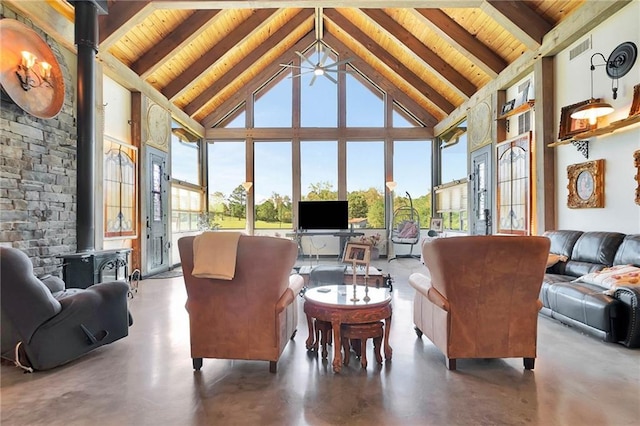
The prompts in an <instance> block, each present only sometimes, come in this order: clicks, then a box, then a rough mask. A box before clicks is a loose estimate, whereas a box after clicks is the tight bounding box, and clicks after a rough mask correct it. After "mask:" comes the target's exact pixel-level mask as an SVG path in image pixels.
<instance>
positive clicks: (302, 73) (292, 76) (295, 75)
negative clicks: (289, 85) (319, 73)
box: [288, 70, 313, 78]
mask: <svg viewBox="0 0 640 426" xmlns="http://www.w3.org/2000/svg"><path fill="white" fill-rule="evenodd" d="M312 72H313V70H311V71H304V72H299V73H298V74H292V75H291V77H288V78H294V77H300V76H301V75H304V74H310V73H312Z"/></svg>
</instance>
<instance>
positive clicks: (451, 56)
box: [99, 0, 585, 128]
mask: <svg viewBox="0 0 640 426" xmlns="http://www.w3.org/2000/svg"><path fill="white" fill-rule="evenodd" d="M584 3H585V1H584V0H567V1H558V0H523V1H505V0H458V1H442V0H436V1H403V0H397V1H387V2H382V1H362V0H351V1H344V0H343V1H295V0H280V1H277V0H274V1H268V0H255V1H242V0H239V1H233V0H230V1H206V0H202V1H181V0H155V1H130V0H127V1H123V0H117V1H114V0H110V1H109V14H108V15H102V16H100V17H99V27H100V28H99V37H100V46H99V49H100V51H102V52H104V51H107V52H108V53H109V54H110V55H112V56H113V57H114V58H116V59H117V60H118V61H120V62H121V63H122V64H124V65H125V66H126V67H128V68H130V69H131V70H132V71H133V72H134V73H135V74H136V75H138V76H139V77H141V78H142V79H143V80H144V81H146V82H147V83H148V84H150V85H151V86H153V87H154V88H155V89H157V90H158V91H160V92H161V93H162V94H163V95H164V96H165V97H166V98H167V99H169V101H170V102H171V103H172V104H173V105H175V107H177V108H178V109H179V110H181V111H184V113H186V115H188V116H189V117H191V118H193V119H194V120H195V121H197V122H199V123H201V124H202V125H203V126H204V127H205V128H208V127H212V126H215V125H217V124H218V123H219V122H220V120H222V119H223V118H224V117H225V115H226V114H228V113H229V111H231V110H233V109H234V108H236V107H237V106H238V105H239V104H241V103H242V102H243V101H244V100H245V99H246V97H247V95H248V93H250V92H251V91H253V90H256V89H257V88H259V87H260V86H261V85H262V84H264V82H265V81H267V80H268V79H269V78H270V77H271V76H273V75H275V74H276V73H278V72H279V71H280V70H281V69H282V67H281V66H280V64H281V63H288V62H292V61H293V63H299V62H296V61H298V58H297V55H295V51H296V50H297V51H303V50H305V49H307V48H309V47H310V46H312V45H314V43H315V41H316V40H317V39H318V38H320V39H322V41H323V42H324V43H325V44H326V45H328V46H330V47H331V48H332V49H333V50H334V51H335V52H336V53H337V54H338V55H339V57H340V58H341V59H344V58H353V60H352V61H351V62H350V65H352V66H353V67H354V68H355V69H357V70H358V71H360V72H361V73H362V74H364V75H365V76H367V77H368V78H369V79H370V80H371V81H373V82H375V83H376V84H377V85H379V86H380V87H381V88H382V89H383V90H385V91H386V92H387V93H388V94H389V95H390V96H392V97H393V99H394V100H395V101H396V102H398V103H399V104H401V105H402V106H404V107H405V108H406V109H408V110H409V111H411V112H412V113H413V114H415V115H416V117H417V118H418V119H419V120H420V121H421V122H422V123H423V124H424V125H425V126H427V127H432V126H434V125H435V124H436V123H438V122H440V121H441V120H443V119H444V118H445V117H447V116H448V115H449V114H450V113H451V112H452V111H454V110H455V109H456V108H457V107H459V106H460V105H462V104H463V103H464V102H465V101H467V100H468V99H469V98H470V97H471V96H472V95H473V94H474V93H476V92H477V91H478V90H479V89H480V88H482V87H483V86H485V85H487V84H488V83H489V82H490V81H491V80H493V79H494V78H496V76H497V75H498V74H500V73H501V72H502V71H503V70H504V69H505V68H506V67H508V66H509V65H510V64H512V63H514V61H516V60H517V59H518V58H519V57H520V56H521V55H523V54H524V53H525V52H527V51H535V50H536V49H538V48H539V47H540V46H541V44H542V43H543V38H544V37H545V35H546V34H547V33H549V32H550V31H552V30H553V29H554V27H556V26H557V25H558V24H559V23H560V22H562V21H563V20H565V19H568V18H569V17H570V16H571V15H572V13H574V12H575V11H576V10H578V9H579V8H580V7H581V6H583V5H584ZM353 6H357V7H360V8H354V7H353ZM386 6H393V7H390V8H389V7H386Z"/></svg>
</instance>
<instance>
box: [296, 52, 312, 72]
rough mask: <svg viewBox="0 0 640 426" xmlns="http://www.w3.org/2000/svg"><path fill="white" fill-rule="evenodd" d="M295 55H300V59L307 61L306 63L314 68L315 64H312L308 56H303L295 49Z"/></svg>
mask: <svg viewBox="0 0 640 426" xmlns="http://www.w3.org/2000/svg"><path fill="white" fill-rule="evenodd" d="M296 55H298V56H300V57H301V58H302V60H303V61H305V62H308V63H309V65H311V66H312V67H314V68H315V66H316V64H314V63H313V62H311V61H310V60H309V58H307V57H306V56H304V55H303V54H302V53H300V52H298V51H297V50H296Z"/></svg>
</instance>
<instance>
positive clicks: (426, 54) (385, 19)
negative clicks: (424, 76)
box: [362, 9, 478, 98]
mask: <svg viewBox="0 0 640 426" xmlns="http://www.w3.org/2000/svg"><path fill="white" fill-rule="evenodd" d="M362 12H363V13H364V14H366V15H367V16H368V17H369V18H371V19H372V20H373V21H374V22H375V23H376V24H378V25H379V26H381V27H382V28H384V29H385V30H386V31H387V32H388V33H389V34H390V35H391V36H392V37H393V38H395V39H396V40H397V41H398V42H400V44H402V45H404V46H406V47H407V48H408V49H409V50H410V51H411V52H413V53H414V54H415V55H416V56H418V58H420V59H421V60H422V61H423V62H424V65H425V67H426V68H427V69H429V70H430V71H431V72H432V73H434V74H436V75H437V76H439V77H441V78H442V79H444V80H446V81H448V82H449V83H450V85H451V88H452V89H453V90H455V91H456V92H458V94H460V96H462V97H464V98H469V97H470V96H471V95H473V94H474V93H475V92H476V91H477V90H478V88H477V87H476V86H474V84H473V83H471V81H469V80H468V79H467V78H465V76H463V75H462V74H460V73H459V72H458V71H456V70H455V68H453V67H452V66H451V65H449V64H448V63H447V62H445V61H444V60H443V59H442V58H441V57H440V56H438V55H437V54H436V53H434V52H433V50H431V49H429V48H428V47H427V46H425V45H424V44H423V43H422V42H421V41H420V40H419V39H418V38H417V37H416V36H414V35H413V34H411V33H410V32H409V31H407V30H406V29H404V28H403V27H402V25H400V24H398V23H397V22H396V21H394V20H393V18H391V17H390V16H389V15H387V14H386V13H384V11H382V10H380V9H363V10H362Z"/></svg>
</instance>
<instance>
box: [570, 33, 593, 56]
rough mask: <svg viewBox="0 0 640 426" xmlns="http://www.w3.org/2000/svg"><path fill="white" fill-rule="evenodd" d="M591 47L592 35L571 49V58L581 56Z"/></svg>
mask: <svg viewBox="0 0 640 426" xmlns="http://www.w3.org/2000/svg"><path fill="white" fill-rule="evenodd" d="M589 49H591V36H589V37H587V38H586V39H584V41H583V42H582V43H580V44H579V45H577V46H576V47H574V48H573V49H571V50H570V51H569V60H570V61H571V60H573V59H574V58H575V57H577V56H579V55H580V54H581V53H583V52H585V51H587V50H589Z"/></svg>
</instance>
